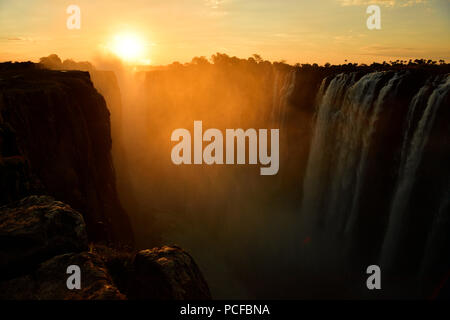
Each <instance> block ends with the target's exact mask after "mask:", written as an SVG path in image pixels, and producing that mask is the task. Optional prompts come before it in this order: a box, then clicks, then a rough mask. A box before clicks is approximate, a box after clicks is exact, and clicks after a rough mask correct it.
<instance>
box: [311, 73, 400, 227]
mask: <svg viewBox="0 0 450 320" xmlns="http://www.w3.org/2000/svg"><path fill="white" fill-rule="evenodd" d="M355 77H356V74H350V75H348V74H340V75H338V76H336V77H335V78H334V79H333V80H332V81H331V82H330V84H329V86H328V88H327V89H326V91H325V93H324V94H323V97H322V98H321V99H319V106H318V109H317V121H316V127H315V133H314V136H313V140H312V146H311V152H310V155H309V160H308V167H307V171H306V177H305V180H304V190H305V193H304V197H303V202H302V206H303V208H302V213H303V215H304V216H305V219H306V221H309V222H310V223H312V224H313V225H314V224H317V223H319V224H320V225H323V226H325V227H326V228H327V229H330V230H334V231H337V232H342V231H350V230H351V228H352V226H353V225H354V223H355V221H356V219H357V216H358V211H359V201H360V197H361V188H362V186H363V184H364V183H366V182H367V181H366V180H365V169H366V165H367V156H368V151H369V148H370V144H371V138H372V136H373V134H374V131H375V128H374V126H375V123H376V121H377V119H378V116H379V113H380V111H381V110H382V108H383V107H384V103H385V100H386V99H388V98H389V97H390V96H391V95H393V94H395V90H396V87H397V86H398V85H399V83H400V82H401V81H402V77H403V76H402V75H401V74H387V73H385V72H376V73H370V74H367V75H365V76H363V77H362V78H360V79H359V80H357V81H356V80H355ZM387 77H390V79H389V80H388V81H386V79H387ZM324 84H325V80H324V82H323V84H322V86H324ZM380 88H381V89H380ZM322 90H323V89H322Z"/></svg>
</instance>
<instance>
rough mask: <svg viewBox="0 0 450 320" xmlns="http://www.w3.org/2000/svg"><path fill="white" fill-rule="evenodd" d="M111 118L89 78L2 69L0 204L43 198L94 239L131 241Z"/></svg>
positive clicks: (30, 67) (21, 67)
mask: <svg viewBox="0 0 450 320" xmlns="http://www.w3.org/2000/svg"><path fill="white" fill-rule="evenodd" d="M109 117H110V114H109V111H108V109H107V106H106V103H105V100H104V98H103V97H102V96H101V95H100V94H99V93H98V92H97V91H96V89H95V88H94V87H93V85H92V82H91V80H90V77H89V73H87V72H81V71H67V72H62V71H51V70H44V69H39V68H37V66H36V65H35V64H8V63H6V64H2V65H1V66H0V152H1V157H0V172H1V178H2V179H1V182H0V189H1V191H2V192H1V196H0V204H6V203H8V202H10V201H13V200H18V199H20V198H21V197H23V196H26V195H30V194H48V195H51V196H54V197H55V198H56V199H58V200H61V201H64V202H65V203H67V204H69V205H71V206H72V207H73V208H74V209H75V210H78V211H79V212H82V213H83V215H84V219H85V221H86V225H87V231H88V235H89V237H90V238H91V239H92V240H118V241H121V242H127V243H129V242H132V231H131V226H130V222H129V219H128V217H127V215H126V213H125V212H124V210H123V209H122V207H121V205H120V202H119V200H118V196H117V192H116V184H115V174H114V169H113V165H112V160H111V143H112V141H111V133H110V120H109Z"/></svg>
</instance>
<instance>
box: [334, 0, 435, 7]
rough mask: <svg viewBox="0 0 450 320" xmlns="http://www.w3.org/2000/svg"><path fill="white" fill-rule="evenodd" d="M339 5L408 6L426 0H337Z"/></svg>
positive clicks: (426, 0) (425, 0)
mask: <svg viewBox="0 0 450 320" xmlns="http://www.w3.org/2000/svg"><path fill="white" fill-rule="evenodd" d="M337 2H339V3H340V4H341V6H344V7H346V6H366V5H369V4H378V5H381V6H385V7H410V6H414V5H418V4H425V3H427V2H428V0H337Z"/></svg>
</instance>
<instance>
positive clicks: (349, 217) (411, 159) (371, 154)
mask: <svg viewBox="0 0 450 320" xmlns="http://www.w3.org/2000/svg"><path fill="white" fill-rule="evenodd" d="M416 79H417V77H415V76H414V75H413V74H412V73H410V72H405V71H397V72H373V73H368V74H366V75H364V76H362V77H361V78H359V79H358V75H357V74H356V73H349V74H345V73H342V74H339V75H336V76H334V77H333V78H332V79H331V80H330V79H325V80H323V82H322V85H321V88H320V90H319V92H318V97H317V106H316V119H315V125H314V134H313V138H312V142H311V148H310V153H309V158H308V165H307V168H306V173H305V178H304V180H303V199H302V208H301V215H302V227H303V228H304V229H305V230H309V231H308V232H309V233H310V232H320V231H319V230H322V232H326V233H327V234H330V233H334V234H341V235H347V239H350V240H349V241H350V242H358V241H360V240H361V239H360V238H358V236H356V235H355V234H354V231H356V230H359V229H360V228H361V221H362V220H364V219H369V221H370V222H366V226H365V228H367V224H369V228H370V223H371V222H373V221H376V220H377V221H380V222H379V223H377V224H376V226H374V227H373V228H376V229H375V231H374V232H373V234H376V236H377V237H378V240H376V241H374V242H373V243H372V245H374V246H375V248H376V249H374V250H375V251H373V254H372V256H371V258H370V260H371V261H374V259H377V257H380V260H381V261H380V265H381V266H382V269H383V268H386V269H389V265H390V264H392V263H395V261H396V260H395V259H394V256H395V255H396V254H397V253H398V250H401V249H402V248H403V247H404V246H405V245H408V244H405V240H404V239H402V233H403V232H404V229H405V228H408V227H409V224H411V223H415V224H416V226H415V227H416V228H420V227H421V226H420V219H421V218H420V217H421V215H423V214H429V215H431V217H433V216H434V218H432V219H430V220H431V221H432V223H427V224H426V223H424V225H423V228H426V230H424V231H423V234H424V235H425V236H424V239H423V241H422V240H421V241H422V242H424V243H425V244H424V245H423V247H424V248H425V249H424V250H425V252H420V253H416V252H415V253H414V254H415V255H417V256H419V255H420V256H421V257H422V263H421V269H422V272H423V270H424V269H426V268H428V269H430V268H429V266H430V263H432V262H429V261H427V259H432V257H436V255H437V253H436V250H439V249H436V248H439V246H437V243H436V242H437V241H438V240H437V239H441V238H443V237H444V236H443V235H444V234H445V233H446V232H448V230H447V231H446V230H444V229H445V228H448V225H449V223H448V220H449V216H450V215H449V213H448V210H449V201H450V200H449V199H448V195H449V194H450V190H448V188H450V186H449V184H448V183H446V184H445V182H442V183H441V182H436V186H434V188H436V189H437V190H436V192H437V193H438V195H437V196H436V197H439V199H441V200H439V199H436V200H435V201H436V202H439V203H440V205H437V204H436V205H433V209H430V210H431V211H430V212H429V213H427V212H425V213H424V212H423V211H424V210H423V209H420V210H422V211H420V212H419V213H417V212H418V211H417V210H419V209H417V210H416V211H417V212H416V213H415V216H414V219H415V220H414V221H413V220H411V221H410V219H409V218H408V215H409V209H408V208H409V206H410V205H411V201H412V199H411V197H412V190H413V188H418V190H420V188H422V186H417V183H418V182H417V179H416V175H417V170H418V168H419V166H420V165H421V163H422V158H423V153H424V149H425V148H426V146H427V145H428V143H429V136H430V132H431V131H432V130H433V128H434V127H433V125H434V123H435V119H436V117H438V112H439V110H440V109H442V108H444V107H446V106H444V105H445V104H446V101H448V96H449V94H450V76H449V75H438V76H436V75H434V76H430V77H429V79H427V81H423V80H421V81H422V82H418V81H417V80H416ZM413 86H415V87H413ZM414 88H416V89H414ZM446 99H447V100H446ZM402 103H403V104H402ZM403 105H404V106H405V107H404V108H403V107H402V106H403ZM394 109H395V110H394ZM394 111H395V112H396V113H395V112H394ZM396 117H397V118H396ZM386 118H387V119H388V121H386ZM380 121H381V122H382V125H381V124H380ZM383 121H384V122H383ZM399 121H400V122H399ZM393 126H395V127H396V128H394V129H395V130H391V131H390V133H389V134H385V132H383V130H386V129H388V130H390V129H392V127H393ZM397 128H398V129H397ZM402 128H403V129H404V130H403V132H402V131H401V130H402ZM393 133H394V134H395V135H396V136H392V134H393ZM397 136H398V138H397ZM441 139H442V138H441ZM444 139H445V138H444ZM392 140H394V141H393V142H392ZM397 141H398V142H397ZM436 143H438V141H437V142H436V141H435V145H433V148H435V149H432V150H436V148H437V147H438V148H439V152H438V153H437V154H438V156H439V157H440V156H442V155H445V157H447V154H448V151H450V150H447V151H446V149H445V148H447V147H445V146H443V145H439V144H437V145H436ZM444 145H445V144H444ZM444 149H445V150H444ZM377 152H387V153H388V154H387V155H383V156H381V154H379V153H378V154H377ZM433 157H436V153H432V154H428V158H427V159H428V161H430V159H434V158H433ZM380 158H383V160H382V161H384V162H383V163H382V164H381V163H380V164H378V161H380V160H379V159H380ZM429 163H430V162H428V164H427V165H429ZM369 168H370V170H371V171H370V174H369V172H368V170H369ZM423 170H425V171H424V172H425V173H423V174H425V175H426V173H427V172H428V171H427V170H426V169H423ZM423 170H422V171H423ZM446 172H447V171H446ZM380 174H382V178H380V179H378V180H377V182H376V183H375V184H378V185H377V187H376V188H370V187H369V188H367V186H370V185H371V184H372V182H373V181H372V179H373V178H374V177H377V176H379V175H380ZM390 176H393V178H392V181H391V180H390V178H389V177H390ZM445 179H448V180H445ZM395 181H396V182H395ZM434 181H435V180H432V182H434ZM443 181H450V177H447V178H445V177H444V178H443ZM444 185H445V186H444ZM380 186H381V187H380ZM439 188H440V189H439ZM368 190H369V191H368ZM373 190H376V192H378V193H379V194H378V195H373V194H370V193H369V192H370V191H373ZM384 190H386V191H384ZM374 199H375V200H374ZM377 201H384V202H385V203H386V205H385V208H386V210H384V211H378V212H377V211H376V210H375V214H374V213H372V216H369V218H368V217H367V215H366V216H364V215H363V216H362V214H363V213H364V214H365V212H363V210H364V208H366V209H367V208H368V207H369V208H370V206H372V205H373V204H374V203H375V204H376V202H377ZM424 201H426V200H424ZM362 204H364V206H362ZM381 207H382V206H381ZM425 211H426V210H425ZM426 219H428V218H426ZM417 221H419V222H417ZM427 221H428V220H427ZM417 224H419V226H417ZM311 230H316V231H311ZM363 230H369V229H363ZM359 231H360V230H359ZM363 232H364V231H363ZM356 234H358V233H356ZM383 234H384V237H383ZM350 235H352V236H350ZM359 235H361V231H360V232H359ZM409 236H411V235H409ZM365 239H367V238H365ZM421 239H422V238H421ZM377 241H378V242H377ZM406 241H407V240H406ZM446 241H447V240H446ZM447 242H448V241H447ZM377 243H379V244H378V245H377ZM363 245H364V244H363ZM366 245H369V244H368V243H366ZM410 246H411V245H410ZM442 247H445V245H444V246H442ZM410 250H412V251H414V250H415V248H412V249H410ZM420 250H421V249H416V251H420ZM405 257H408V255H406V256H405ZM412 270H413V269H412Z"/></svg>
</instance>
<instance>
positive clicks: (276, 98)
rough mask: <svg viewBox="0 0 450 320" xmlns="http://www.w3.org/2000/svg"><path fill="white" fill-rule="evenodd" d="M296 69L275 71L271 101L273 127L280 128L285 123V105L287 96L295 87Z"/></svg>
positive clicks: (288, 96) (287, 102)
mask: <svg viewBox="0 0 450 320" xmlns="http://www.w3.org/2000/svg"><path fill="white" fill-rule="evenodd" d="M295 79H296V70H295V69H293V70H290V71H289V72H282V71H278V70H276V71H275V79H274V84H273V85H274V87H273V101H272V112H271V113H272V114H271V117H270V119H271V120H272V123H273V126H274V127H275V128H282V127H283V126H284V123H285V119H286V113H287V110H286V108H287V106H288V104H289V98H290V96H291V94H292V93H293V92H294V89H295Z"/></svg>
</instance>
